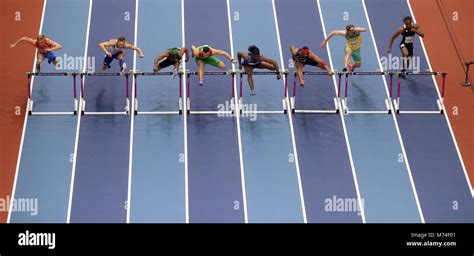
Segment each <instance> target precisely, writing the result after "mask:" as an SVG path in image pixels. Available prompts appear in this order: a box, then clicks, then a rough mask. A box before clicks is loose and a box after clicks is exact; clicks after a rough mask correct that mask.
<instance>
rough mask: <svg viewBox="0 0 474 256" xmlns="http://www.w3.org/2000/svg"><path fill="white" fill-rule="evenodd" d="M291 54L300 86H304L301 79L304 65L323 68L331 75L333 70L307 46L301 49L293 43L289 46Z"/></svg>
mask: <svg viewBox="0 0 474 256" xmlns="http://www.w3.org/2000/svg"><path fill="white" fill-rule="evenodd" d="M290 51H291V55H292V56H293V60H294V61H295V64H296V70H297V72H298V78H299V80H300V86H301V87H304V79H303V67H304V66H305V65H310V66H314V67H319V68H321V69H325V70H326V71H327V72H328V75H330V76H332V75H333V74H334V72H332V70H331V69H330V68H329V67H328V65H327V64H326V62H324V60H322V59H321V58H319V57H318V56H317V55H316V54H314V53H313V52H312V51H310V50H309V48H308V47H307V46H303V47H301V49H298V48H296V47H295V46H294V45H292V46H291V47H290Z"/></svg>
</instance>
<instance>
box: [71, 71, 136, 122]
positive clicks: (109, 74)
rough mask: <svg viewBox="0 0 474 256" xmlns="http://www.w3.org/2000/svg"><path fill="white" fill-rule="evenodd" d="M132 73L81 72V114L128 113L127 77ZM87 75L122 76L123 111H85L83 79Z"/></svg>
mask: <svg viewBox="0 0 474 256" xmlns="http://www.w3.org/2000/svg"><path fill="white" fill-rule="evenodd" d="M132 74H133V73H131V72H121V73H118V72H115V73H94V72H81V73H80V76H81V115H128V114H129V113H130V97H129V77H130V75H132ZM88 76H100V77H102V76H104V77H105V76H123V77H125V107H124V111H117V112H106V111H98V112H93V111H86V100H85V97H84V95H85V94H84V80H85V78H86V77H88Z"/></svg>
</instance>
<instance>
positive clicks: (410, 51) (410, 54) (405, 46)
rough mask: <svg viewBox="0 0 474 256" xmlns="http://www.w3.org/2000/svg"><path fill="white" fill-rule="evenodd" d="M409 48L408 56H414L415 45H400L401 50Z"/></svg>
mask: <svg viewBox="0 0 474 256" xmlns="http://www.w3.org/2000/svg"><path fill="white" fill-rule="evenodd" d="M403 48H407V50H408V56H413V44H404V43H400V49H403Z"/></svg>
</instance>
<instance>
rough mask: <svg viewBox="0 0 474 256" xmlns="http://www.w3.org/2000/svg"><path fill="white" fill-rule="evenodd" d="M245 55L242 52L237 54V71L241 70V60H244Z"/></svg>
mask: <svg viewBox="0 0 474 256" xmlns="http://www.w3.org/2000/svg"><path fill="white" fill-rule="evenodd" d="M244 56H245V53H243V52H237V60H238V63H239V69H242V59H243V58H244Z"/></svg>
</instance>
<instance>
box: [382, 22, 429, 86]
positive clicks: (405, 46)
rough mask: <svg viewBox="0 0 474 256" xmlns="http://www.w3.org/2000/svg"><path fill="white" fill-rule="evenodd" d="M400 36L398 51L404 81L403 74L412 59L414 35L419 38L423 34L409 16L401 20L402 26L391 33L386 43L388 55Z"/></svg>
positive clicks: (403, 75)
mask: <svg viewBox="0 0 474 256" xmlns="http://www.w3.org/2000/svg"><path fill="white" fill-rule="evenodd" d="M400 34H401V35H402V41H401V42H400V51H401V52H402V55H403V61H402V62H403V64H402V74H401V78H403V79H405V74H404V72H405V71H406V70H407V69H408V68H409V67H410V60H411V58H412V57H413V41H414V39H415V35H416V34H418V35H419V36H420V37H424V36H425V34H424V33H423V31H422V30H421V28H420V26H418V25H417V24H415V23H413V19H412V18H411V17H409V16H407V17H405V18H404V19H403V26H402V27H400V28H399V29H397V30H396V31H395V33H393V35H392V37H391V38H390V42H389V43H388V50H387V52H388V53H392V44H393V41H394V40H395V38H397V37H398V36H399V35H400Z"/></svg>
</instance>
